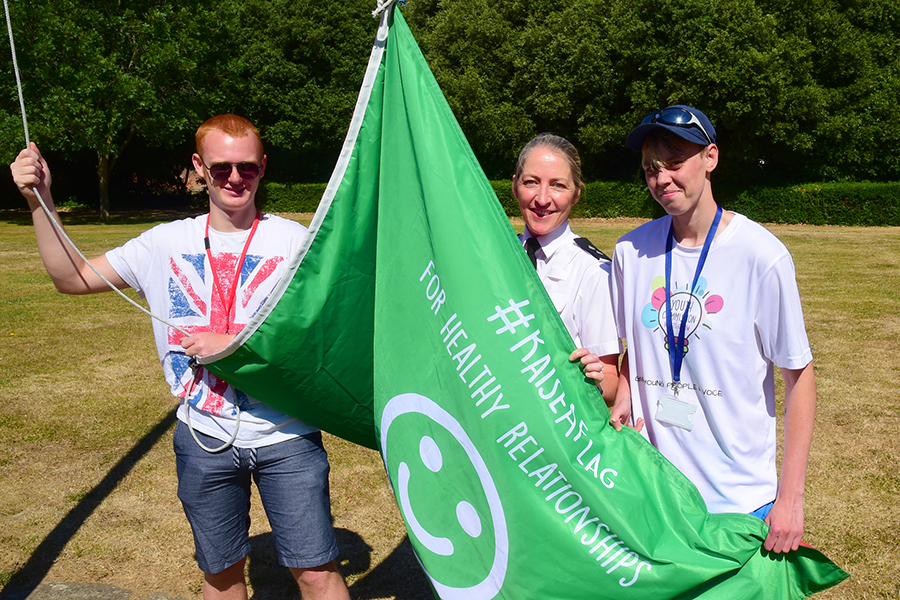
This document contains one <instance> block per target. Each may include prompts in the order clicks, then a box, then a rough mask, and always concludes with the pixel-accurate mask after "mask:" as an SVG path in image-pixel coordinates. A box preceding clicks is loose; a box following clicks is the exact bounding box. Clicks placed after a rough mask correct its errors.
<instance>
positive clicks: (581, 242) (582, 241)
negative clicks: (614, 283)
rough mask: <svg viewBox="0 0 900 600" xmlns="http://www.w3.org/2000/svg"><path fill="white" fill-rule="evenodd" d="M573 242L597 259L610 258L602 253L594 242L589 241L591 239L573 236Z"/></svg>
mask: <svg viewBox="0 0 900 600" xmlns="http://www.w3.org/2000/svg"><path fill="white" fill-rule="evenodd" d="M575 243H576V244H577V245H578V247H579V248H581V249H582V250H584V251H585V252H587V253H588V254H590V255H591V256H593V257H594V258H596V259H597V260H611V259H610V258H609V257H608V256H607V255H605V254H604V253H603V251H602V250H600V249H599V248H597V246H595V245H594V244H592V243H591V240H589V239H587V238H583V237H577V238H575Z"/></svg>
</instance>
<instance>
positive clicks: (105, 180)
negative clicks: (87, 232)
mask: <svg viewBox="0 0 900 600" xmlns="http://www.w3.org/2000/svg"><path fill="white" fill-rule="evenodd" d="M110 170H111V169H110V168H109V154H101V153H99V152H98V153H97V180H98V183H99V187H100V220H101V221H109V173H110Z"/></svg>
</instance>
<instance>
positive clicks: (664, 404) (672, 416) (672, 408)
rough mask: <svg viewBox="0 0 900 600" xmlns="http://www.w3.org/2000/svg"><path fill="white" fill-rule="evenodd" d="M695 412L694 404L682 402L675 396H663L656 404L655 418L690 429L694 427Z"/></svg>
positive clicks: (695, 406)
mask: <svg viewBox="0 0 900 600" xmlns="http://www.w3.org/2000/svg"><path fill="white" fill-rule="evenodd" d="M695 412H697V405H696V404H688V403H687V402H682V401H681V400H679V399H678V398H676V397H675V396H663V397H662V398H660V399H659V401H658V402H657V405H656V420H657V421H662V422H663V423H668V424H669V425H674V426H676V427H681V428H682V429H684V430H686V431H690V430H691V429H693V428H694V413H695Z"/></svg>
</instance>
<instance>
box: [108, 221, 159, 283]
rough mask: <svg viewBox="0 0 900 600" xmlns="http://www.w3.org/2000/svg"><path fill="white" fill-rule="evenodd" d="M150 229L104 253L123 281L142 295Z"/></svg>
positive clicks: (150, 235)
mask: <svg viewBox="0 0 900 600" xmlns="http://www.w3.org/2000/svg"><path fill="white" fill-rule="evenodd" d="M152 231H153V230H152V229H151V230H149V231H145V232H144V233H142V234H141V235H139V236H138V237H136V238H133V239H131V240H128V241H127V242H125V244H124V245H122V246H119V247H118V248H113V249H112V250H110V251H109V252H107V253H106V260H108V261H109V264H110V266H111V267H112V268H113V269H114V270H115V271H116V273H118V275H119V277H121V278H122V279H123V280H124V281H125V283H127V284H128V285H129V286H130V287H131V288H132V289H134V290H135V291H136V292H137V293H138V294H139V295H140V296H141V297H142V298H143V297H144V295H145V294H144V283H143V282H144V281H145V278H146V276H147V274H148V272H149V271H150V256H151V255H150V249H151V248H152V247H153V241H152V236H153V233H152Z"/></svg>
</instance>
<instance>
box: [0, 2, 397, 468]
mask: <svg viewBox="0 0 900 600" xmlns="http://www.w3.org/2000/svg"><path fill="white" fill-rule="evenodd" d="M391 1H394V0H388V3H390V2H391ZM3 12H4V14H5V15H6V31H7V32H8V33H9V49H10V51H11V52H12V61H13V71H14V72H15V74H16V89H17V90H18V92H19V110H20V111H21V113H22V127H23V128H24V130H25V147H26V148H30V147H31V136H30V135H29V133H28V117H27V116H26V114H25V97H24V95H23V93H22V79H21V77H20V76H19V62H18V60H17V59H16V44H15V42H14V41H13V31H12V21H11V19H10V16H9V5H8V4H7V0H3ZM31 191H32V192H34V195H35V196H37V199H38V202H40V204H41V208H43V209H44V212H45V213H46V214H47V218H48V219H49V220H50V222H51V223H52V224H53V227H54V228H56V231H57V233H59V235H60V236H61V237H62V238H63V239H64V240H65V241H66V243H67V244H68V245H69V247H70V248H71V249H72V250H73V251H74V252H75V253H76V254H77V255H78V256H79V257H80V258H81V260H83V261H84V263H85V264H86V265H87V266H89V267H90V268H91V271H93V272H94V274H96V275H97V277H99V278H100V279H101V280H102V281H103V283H105V284H106V285H108V286H109V288H110V289H111V290H112V291H114V292H116V293H117V294H119V295H120V296H121V297H123V298H125V300H127V301H128V302H130V303H131V304H132V305H133V306H136V307H137V308H139V309H140V310H141V311H142V312H144V313H146V314H147V315H150V318H152V319H156V320H157V321H159V322H161V323H163V324H164V325H167V326H169V327H171V328H172V329H176V330H178V331H180V332H181V333H183V334H184V335H190V334H189V333H188V332H187V331H185V330H184V329H182V328H181V327H178V326H177V325H175V324H174V323H170V322H169V321H166V320H165V319H163V318H162V317H159V316H157V315H154V314H153V313H152V312H150V311H149V310H147V309H146V308H144V307H143V306H141V305H140V304H138V303H137V302H135V301H134V300H132V299H131V298H129V297H128V296H126V295H125V293H124V292H123V291H122V290H120V289H119V288H117V287H116V286H115V285H113V283H112V282H111V281H110V280H109V279H107V278H106V277H104V276H103V274H102V273H101V272H100V271H98V270H97V268H96V267H95V266H94V265H92V264H91V262H90V261H89V260H88V259H87V257H85V255H84V254H82V253H81V250H79V249H78V247H77V246H76V245H75V242H73V241H72V238H70V237H69V235H68V234H67V233H66V230H65V229H63V226H62V223H60V222H59V221H57V220H56V219H55V218H54V217H53V213H52V212H51V211H50V209H49V208H48V207H47V204H46V203H45V202H44V199H43V198H42V197H41V194H40V193H39V192H38V190H37V187H36V186H32V187H31ZM195 368H196V364H195V363H193V361H192V365H191V369H192V370H193V369H195ZM189 395H190V394H189V393H188V392H187V390H185V395H184V402H183V405H184V414H185V418H186V420H187V426H188V430H189V431H190V432H191V435H192V436H193V438H194V441H195V442H197V445H198V446H200V447H201V448H203V449H204V450H206V451H207V452H211V453H217V452H222V451H223V450H226V449H228V448H230V447H231V445H232V444H233V443H234V440H235V439H236V438H237V434H238V428H239V427H240V425H241V407H240V406H239V405H238V403H237V398H235V404H234V407H235V410H236V415H235V422H234V433H233V434H232V436H231V439H229V440H228V441H227V442H225V443H224V444H222V446H220V447H218V448H209V447H207V446H205V445H204V444H203V442H201V441H200V438H198V437H197V433H196V432H195V431H194V428H193V427H192V426H191V407H190V401H189V399H188V398H189Z"/></svg>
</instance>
